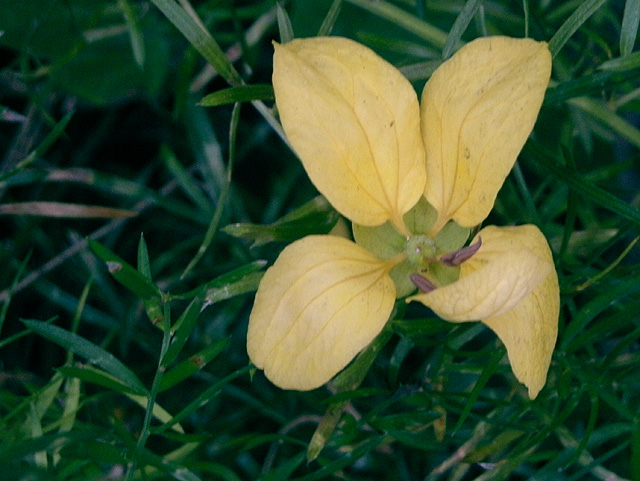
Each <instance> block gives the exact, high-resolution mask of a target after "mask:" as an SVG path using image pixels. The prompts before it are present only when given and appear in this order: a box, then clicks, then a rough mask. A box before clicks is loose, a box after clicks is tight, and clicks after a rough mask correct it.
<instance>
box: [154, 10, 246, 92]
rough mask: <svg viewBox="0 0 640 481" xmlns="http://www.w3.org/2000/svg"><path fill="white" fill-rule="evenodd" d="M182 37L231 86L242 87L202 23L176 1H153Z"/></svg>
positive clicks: (240, 81)
mask: <svg viewBox="0 0 640 481" xmlns="http://www.w3.org/2000/svg"><path fill="white" fill-rule="evenodd" d="M152 2H153V3H154V5H155V6H156V7H158V8H159V9H160V10H161V11H162V13H163V14H164V15H165V16H166V17H167V18H168V19H169V21H170V22H171V23H173V25H174V26H175V27H176V28H177V29H178V30H180V32H181V33H182V35H184V36H185V37H186V39H187V40H188V41H189V43H191V45H193V47H194V48H195V49H196V50H197V51H198V52H200V54H201V55H202V56H203V57H204V58H205V60H206V61H207V62H209V63H210V64H211V66H212V67H213V68H215V69H216V71H217V72H218V73H219V74H220V75H221V76H222V78H224V79H225V80H226V81H227V82H228V83H229V84H231V85H242V84H243V81H242V78H241V77H240V75H239V74H238V72H237V71H236V69H235V68H233V65H231V62H230V61H229V59H228V58H227V56H226V55H225V53H224V52H223V51H222V49H221V48H220V46H219V45H218V43H217V42H216V41H215V40H214V39H213V37H212V36H211V34H209V32H207V31H206V30H205V29H204V26H203V25H202V23H201V22H199V20H198V21H196V20H195V19H194V18H193V17H192V16H191V15H195V12H190V13H191V15H190V14H189V13H187V12H186V11H185V10H184V9H183V8H182V7H180V6H179V5H178V4H177V3H176V2H175V1H174V0H152Z"/></svg>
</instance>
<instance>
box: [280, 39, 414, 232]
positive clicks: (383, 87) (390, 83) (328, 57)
mask: <svg viewBox="0 0 640 481" xmlns="http://www.w3.org/2000/svg"><path fill="white" fill-rule="evenodd" d="M273 87H274V91H275V98H276V104H277V106H278V111H279V113H280V118H281V121H282V125H283V127H284V130H285V132H286V134H287V137H288V139H289V141H290V142H291V144H292V145H293V147H294V149H295V151H296V152H297V154H298V156H299V157H300V160H301V161H302V163H303V165H304V168H305V170H306V171H307V173H308V174H309V177H310V178H311V181H312V182H313V183H314V185H315V186H316V187H317V189H318V190H319V191H320V192H321V193H322V194H323V195H324V196H325V197H327V199H328V200H329V202H330V203H331V204H332V205H333V206H334V207H335V208H336V209H337V210H338V211H339V212H340V213H341V214H343V215H344V216H345V217H347V218H349V219H350V220H351V221H353V222H356V223H358V224H361V225H365V226H374V225H380V224H383V223H384V222H386V221H391V222H393V223H394V224H396V225H398V224H401V223H402V215H404V214H405V213H406V212H407V211H408V210H409V209H411V207H413V206H414V205H415V204H416V202H417V201H418V199H419V198H420V196H421V195H422V193H423V191H424V185H425V177H426V173H425V167H424V158H425V154H424V147H423V145H422V138H421V136H420V110H419V107H418V100H417V96H416V94H415V91H414V90H413V87H412V86H411V84H410V83H409V81H408V80H407V79H406V78H405V77H403V76H402V74H401V73H400V72H399V71H398V70H397V69H395V68H394V67H393V66H392V65H391V64H389V63H387V62H386V61H385V60H383V59H382V58H381V57H379V56H378V55H377V54H375V53H374V52H373V51H372V50H370V49H368V48H367V47H365V46H363V45H360V44H358V43H356V42H354V41H352V40H348V39H345V38H339V37H320V38H310V39H299V40H293V41H292V42H289V43H287V44H285V45H279V44H275V56H274V71H273Z"/></svg>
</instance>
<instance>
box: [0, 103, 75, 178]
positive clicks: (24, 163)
mask: <svg viewBox="0 0 640 481" xmlns="http://www.w3.org/2000/svg"><path fill="white" fill-rule="evenodd" d="M72 117H73V112H69V113H68V114H67V115H65V116H64V117H62V119H61V120H60V122H58V123H57V124H56V125H55V126H54V127H53V129H52V130H51V132H49V134H47V136H46V137H45V138H44V140H43V141H42V142H40V145H38V147H36V148H35V149H34V150H33V151H32V152H31V153H30V154H29V155H27V157H25V158H24V159H23V160H21V161H20V162H18V164H17V165H16V166H15V167H14V168H13V169H11V170H10V171H9V172H5V173H3V174H1V175H0V181H3V180H5V179H8V178H9V177H11V176H13V175H15V174H17V173H18V172H20V171H22V170H24V169H26V168H27V167H28V166H29V165H31V164H32V163H33V162H35V161H36V160H37V159H39V158H40V157H42V156H43V155H44V154H45V153H46V152H47V150H49V147H51V146H52V145H53V143H54V142H55V141H56V140H58V138H59V137H60V136H61V135H62V134H63V133H64V131H65V129H66V128H67V125H69V122H71V118H72Z"/></svg>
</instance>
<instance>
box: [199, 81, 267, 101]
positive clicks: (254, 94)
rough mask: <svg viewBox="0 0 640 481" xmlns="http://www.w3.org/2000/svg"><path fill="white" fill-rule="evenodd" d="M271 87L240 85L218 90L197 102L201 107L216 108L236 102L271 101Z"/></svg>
mask: <svg viewBox="0 0 640 481" xmlns="http://www.w3.org/2000/svg"><path fill="white" fill-rule="evenodd" d="M273 99H274V95H273V87H272V86H271V85H269V84H264V85H261V84H254V85H240V86H238V87H230V88H228V89H222V90H218V91H216V92H213V93H210V94H209V95H206V96H204V97H203V98H202V100H200V102H198V105H202V106H203V107H217V106H218V105H226V104H233V103H236V102H250V101H252V100H273Z"/></svg>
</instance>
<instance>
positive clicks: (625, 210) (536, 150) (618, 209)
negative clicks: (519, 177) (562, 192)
mask: <svg viewBox="0 0 640 481" xmlns="http://www.w3.org/2000/svg"><path fill="white" fill-rule="evenodd" d="M524 152H526V153H527V154H528V155H531V156H533V157H534V158H535V159H536V161H537V162H538V163H539V164H540V165H541V166H542V167H544V168H545V169H546V170H548V171H549V172H551V173H552V174H553V175H554V176H556V177H557V178H558V179H561V180H562V182H565V183H566V184H568V185H569V186H571V187H572V188H573V189H575V190H576V192H578V193H580V194H581V195H582V196H583V197H585V198H586V199H589V201H592V202H595V203H596V204H598V205H600V206H602V207H604V208H605V209H607V210H609V211H611V212H613V213H615V214H616V215H619V216H620V217H623V218H625V219H627V220H630V221H631V222H633V223H634V224H637V225H640V212H639V211H638V209H636V208H634V207H632V206H630V205H629V204H627V203H626V202H624V201H622V200H620V199H619V198H617V197H616V196H614V195H613V194H610V193H609V192H607V191H606V190H603V189H601V188H600V187H597V186H595V185H593V184H590V183H588V182H586V181H585V180H583V179H582V178H581V177H580V176H578V175H576V173H575V172H574V171H573V170H571V169H569V168H567V167H565V166H564V165H561V164H559V163H557V162H556V161H555V159H554V157H553V156H552V155H551V154H550V153H548V152H546V151H545V150H543V149H542V147H541V146H540V145H539V144H537V143H536V142H535V141H533V140H529V142H527V144H526V145H525V148H524Z"/></svg>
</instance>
